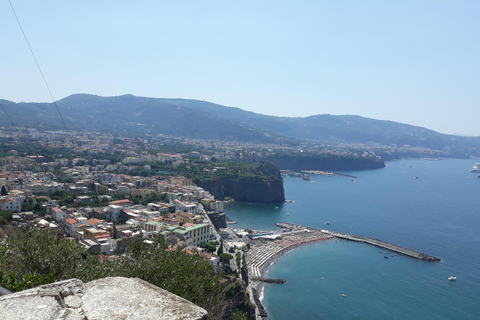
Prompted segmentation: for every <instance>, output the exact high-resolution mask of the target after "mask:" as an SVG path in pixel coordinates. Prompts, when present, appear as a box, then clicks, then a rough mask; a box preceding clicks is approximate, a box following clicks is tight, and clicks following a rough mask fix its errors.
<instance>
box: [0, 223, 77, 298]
mask: <svg viewBox="0 0 480 320" xmlns="http://www.w3.org/2000/svg"><path fill="white" fill-rule="evenodd" d="M7 252H8V254H6V253H7ZM85 255H86V251H85V250H84V249H83V248H82V247H81V246H80V245H78V244H77V243H76V242H75V241H73V240H66V239H58V237H57V235H56V234H53V233H49V232H46V231H42V230H32V231H30V232H28V233H26V234H25V236H24V237H23V238H19V239H9V241H8V242H7V243H0V256H1V257H2V259H0V270H1V271H0V283H1V284H2V286H4V287H6V288H7V289H9V290H11V291H20V290H25V289H28V288H32V287H35V286H38V285H41V284H45V283H50V282H55V281H60V280H64V279H69V278H75V277H76V276H77V273H78V270H79V268H80V267H81V261H82V260H83V259H84V258H83V257H84V256H85Z"/></svg>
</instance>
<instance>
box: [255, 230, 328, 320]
mask: <svg viewBox="0 0 480 320" xmlns="http://www.w3.org/2000/svg"><path fill="white" fill-rule="evenodd" d="M332 238H333V237H332V236H331V235H329V234H327V233H324V232H322V231H320V230H318V229H310V228H305V227H299V228H296V229H293V230H292V231H290V232H285V233H283V234H282V237H281V239H278V240H273V241H272V240H263V239H258V240H253V241H251V242H250V245H251V248H250V250H249V251H248V253H247V256H246V262H247V267H248V276H249V279H250V281H249V282H250V284H251V288H252V289H254V292H255V293H256V295H257V297H254V299H255V300H257V299H258V300H257V301H254V302H255V303H256V304H257V305H258V302H259V301H260V302H261V300H263V284H264V283H263V282H261V281H258V280H256V279H259V278H267V276H266V275H267V271H268V268H269V267H270V266H271V265H272V264H274V263H275V261H277V260H278V259H279V258H280V257H282V256H283V255H284V254H286V253H288V252H290V251H291V250H293V249H295V248H296V247H298V246H301V245H305V244H308V243H312V242H314V241H321V240H328V239H332ZM258 309H259V311H260V313H262V310H261V309H263V306H258ZM263 312H264V310H263ZM258 318H259V319H261V318H263V317H262V316H261V315H258Z"/></svg>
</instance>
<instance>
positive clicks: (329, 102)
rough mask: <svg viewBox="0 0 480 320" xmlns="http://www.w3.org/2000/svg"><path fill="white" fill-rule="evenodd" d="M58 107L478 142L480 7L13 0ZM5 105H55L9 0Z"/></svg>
mask: <svg viewBox="0 0 480 320" xmlns="http://www.w3.org/2000/svg"><path fill="white" fill-rule="evenodd" d="M10 2H11V4H12V5H13V7H14V9H15V12H16V14H17V17H18V19H19V21H20V23H21V25H22V27H23V30H24V32H25V34H26V37H27V38H28V41H29V43H30V46H31V48H32V50H33V52H34V53H35V56H36V59H37V61H38V63H39V65H40V67H41V69H42V71H43V74H44V76H45V79H46V80H47V83H48V85H49V87H50V90H51V92H52V95H53V98H54V99H55V100H60V99H62V98H64V97H67V96H69V95H71V94H75V93H90V94H96V95H100V96H117V95H123V94H133V95H136V96H144V97H156V98H185V99H198V100H205V101H210V102H214V103H217V104H221V105H225V106H232V107H238V108H241V109H244V110H248V111H253V112H256V113H261V114H267V115H276V116H288V117H305V116H309V115H315V114H335V115H344V114H354V115H360V116H364V117H369V118H374V119H381V120H392V121H396V122H401V123H407V124H412V125H416V126H421V127H426V128H429V129H432V130H435V131H438V132H441V133H448V134H463V135H473V136H480V125H478V123H479V119H480V59H479V58H480V18H479V17H480V1H477V0H455V1H452V0H449V1H446V0H435V1H434V0H429V1H426V0H401V1H400V0H389V1H385V0H365V1H358V0H351V1H344V0H336V1H321V0H315V1H307V0H296V1H281V0H275V1H273V0H257V1H250V0H245V1H209V0H205V1H198V0H182V1H147V0H144V1H135V2H134V1H123V0H115V1H111V0H101V1H99V0H96V1H92V0H82V1H60V0H58V1H51V0H42V1H33V0H21V1H20V0H10ZM0 43H1V47H0V57H1V59H0V99H6V100H11V101H15V102H20V101H25V102H52V98H51V97H50V94H49V91H48V90H47V88H46V86H45V84H44V82H43V79H42V75H41V74H40V72H39V70H38V68H37V65H36V63H35V60H34V58H33V57H32V54H31V53H30V50H29V47H28V45H27V43H26V41H25V38H24V37H23V34H22V31H21V29H20V27H19V25H18V23H17V21H16V19H15V15H14V14H13V11H12V9H11V7H10V3H9V1H8V0H0Z"/></svg>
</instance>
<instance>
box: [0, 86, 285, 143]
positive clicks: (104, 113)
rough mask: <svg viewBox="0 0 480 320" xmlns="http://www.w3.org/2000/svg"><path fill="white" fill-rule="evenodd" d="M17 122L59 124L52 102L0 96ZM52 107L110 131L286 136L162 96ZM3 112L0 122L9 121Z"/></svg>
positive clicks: (77, 100)
mask: <svg viewBox="0 0 480 320" xmlns="http://www.w3.org/2000/svg"><path fill="white" fill-rule="evenodd" d="M0 102H1V103H2V105H3V106H4V108H5V109H6V110H7V112H8V114H9V116H10V118H11V119H12V120H13V122H14V123H15V124H16V125H17V126H18V127H33V128H37V129H39V130H61V129H64V126H63V123H62V121H61V118H60V116H59V113H58V111H57V110H56V107H55V105H54V104H52V103H25V102H21V103H14V102H11V101H6V100H2V101H0ZM57 106H58V108H59V110H60V112H61V114H62V117H63V119H64V121H65V124H66V125H67V127H68V128H69V129H76V130H91V131H103V132H111V133H113V134H153V135H155V134H159V133H160V134H167V135H172V136H183V137H187V138H200V139H224V140H234V141H249V142H255V143H278V142H282V141H286V139H285V138H282V137H280V136H279V135H276V134H274V133H272V132H267V131H266V130H263V129H260V128H256V127H253V126H250V125H248V124H245V123H241V122H237V121H233V120H229V119H225V118H221V117H219V116H217V115H215V114H212V113H208V112H205V111H203V110H201V109H192V108H188V107H185V106H182V105H178V104H173V103H170V102H169V101H167V100H166V99H153V98H142V97H135V96H132V95H124V96H118V97H100V96H95V95H87V94H75V95H71V96H69V97H67V98H65V99H62V100H59V101H58V102H57ZM10 125H11V122H10V121H8V119H7V117H1V118H0V126H10Z"/></svg>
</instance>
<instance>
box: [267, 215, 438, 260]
mask: <svg viewBox="0 0 480 320" xmlns="http://www.w3.org/2000/svg"><path fill="white" fill-rule="evenodd" d="M276 225H277V226H278V227H282V228H299V227H304V228H309V229H315V230H319V231H321V232H323V233H326V234H328V235H331V236H332V237H336V238H340V239H345V240H350V241H355V242H362V243H368V244H370V245H373V246H376V247H379V248H382V249H385V250H388V251H392V252H396V253H400V254H403V255H405V256H409V257H412V258H415V259H419V260H423V261H429V262H437V261H440V258H437V257H434V256H431V255H428V254H426V253H423V252H419V251H415V250H412V249H408V248H404V247H401V246H398V245H395V244H392V243H388V242H385V241H381V240H378V239H374V238H369V237H365V236H359V235H350V234H346V233H341V232H335V231H329V230H324V229H318V228H312V227H306V226H301V225H297V224H293V223H277V224H276Z"/></svg>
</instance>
